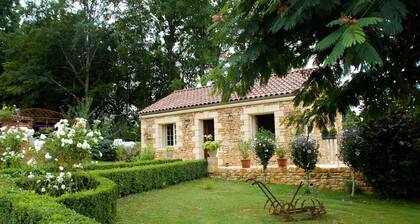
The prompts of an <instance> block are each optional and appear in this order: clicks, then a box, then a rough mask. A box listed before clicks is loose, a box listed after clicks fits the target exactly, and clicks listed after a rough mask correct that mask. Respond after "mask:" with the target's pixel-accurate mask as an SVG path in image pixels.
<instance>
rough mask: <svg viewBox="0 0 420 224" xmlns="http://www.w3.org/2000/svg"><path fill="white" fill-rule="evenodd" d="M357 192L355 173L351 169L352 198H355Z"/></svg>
mask: <svg viewBox="0 0 420 224" xmlns="http://www.w3.org/2000/svg"><path fill="white" fill-rule="evenodd" d="M355 191H356V181H355V178H354V171H353V169H351V198H354V193H355Z"/></svg>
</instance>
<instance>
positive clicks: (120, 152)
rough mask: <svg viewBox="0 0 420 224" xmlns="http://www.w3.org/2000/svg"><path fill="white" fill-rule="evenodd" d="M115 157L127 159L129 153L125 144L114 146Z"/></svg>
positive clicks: (122, 159) (120, 159) (119, 159)
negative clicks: (126, 151)
mask: <svg viewBox="0 0 420 224" xmlns="http://www.w3.org/2000/svg"><path fill="white" fill-rule="evenodd" d="M113 148H114V150H115V157H116V159H117V161H126V160H127V154H126V153H125V148H124V147H123V146H114V147H113Z"/></svg>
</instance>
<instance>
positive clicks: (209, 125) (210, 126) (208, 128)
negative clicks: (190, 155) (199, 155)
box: [203, 119, 216, 159]
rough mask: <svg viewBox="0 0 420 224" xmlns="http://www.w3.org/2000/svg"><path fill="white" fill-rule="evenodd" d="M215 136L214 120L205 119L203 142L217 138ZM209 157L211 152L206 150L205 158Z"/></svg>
mask: <svg viewBox="0 0 420 224" xmlns="http://www.w3.org/2000/svg"><path fill="white" fill-rule="evenodd" d="M214 137H215V136H214V120H213V119H212V120H203V143H204V142H206V141H208V140H216V139H215V138H214ZM208 157H209V153H208V152H207V150H204V158H205V159H207V158H208Z"/></svg>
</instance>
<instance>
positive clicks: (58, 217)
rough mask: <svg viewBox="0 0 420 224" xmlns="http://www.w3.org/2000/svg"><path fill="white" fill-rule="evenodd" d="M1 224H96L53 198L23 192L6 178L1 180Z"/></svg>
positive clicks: (3, 177)
mask: <svg viewBox="0 0 420 224" xmlns="http://www.w3.org/2000/svg"><path fill="white" fill-rule="evenodd" d="M0 223H10V224H20V223H67V224H73V223H81V224H96V223H98V222H96V221H95V220H93V219H90V218H88V217H85V216H83V215H80V214H78V213H76V212H75V211H74V210H71V209H68V208H66V207H65V206H64V205H61V204H59V203H57V202H56V201H55V200H54V199H53V198H50V197H47V196H41V195H38V194H36V193H32V192H29V191H23V190H20V189H19V188H16V186H15V185H14V184H13V181H12V180H11V179H9V178H7V177H5V176H2V177H1V178H0Z"/></svg>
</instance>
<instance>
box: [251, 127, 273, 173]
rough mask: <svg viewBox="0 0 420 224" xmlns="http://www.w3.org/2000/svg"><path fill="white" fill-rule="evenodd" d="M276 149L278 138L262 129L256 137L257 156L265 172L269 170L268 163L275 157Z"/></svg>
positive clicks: (255, 148)
mask: <svg viewBox="0 0 420 224" xmlns="http://www.w3.org/2000/svg"><path fill="white" fill-rule="evenodd" d="M275 148H276V136H275V135H274V133H272V132H271V131H268V130H264V129H260V130H258V132H257V134H256V136H255V147H254V150H255V154H256V155H257V157H258V158H259V159H260V161H261V164H262V165H263V168H264V170H265V169H267V166H268V162H269V161H270V159H271V157H273V155H274V150H275Z"/></svg>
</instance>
